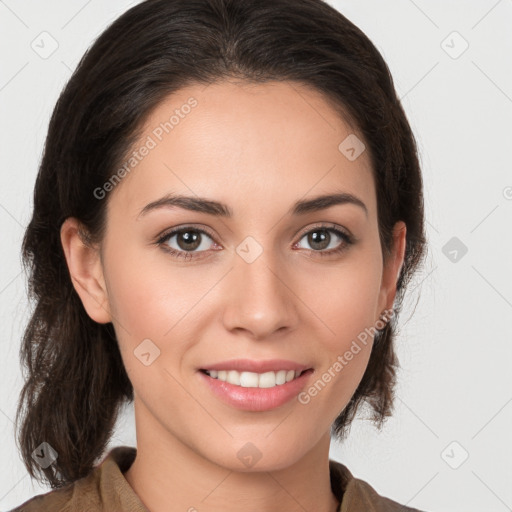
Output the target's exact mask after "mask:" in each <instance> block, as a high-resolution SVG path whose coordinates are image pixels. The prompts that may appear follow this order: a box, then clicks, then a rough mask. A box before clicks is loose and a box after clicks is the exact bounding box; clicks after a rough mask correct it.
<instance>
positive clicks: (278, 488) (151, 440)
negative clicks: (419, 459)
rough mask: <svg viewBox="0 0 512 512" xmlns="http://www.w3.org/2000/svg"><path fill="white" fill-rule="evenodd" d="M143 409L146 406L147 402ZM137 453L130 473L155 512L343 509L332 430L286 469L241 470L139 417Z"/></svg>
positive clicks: (128, 477)
mask: <svg viewBox="0 0 512 512" xmlns="http://www.w3.org/2000/svg"><path fill="white" fill-rule="evenodd" d="M142 407H143V406H142ZM140 408H141V406H140V405H137V404H136V407H135V414H136V425H137V456H136V458H135V460H134V462H133V464H132V466H131V467H130V468H129V469H128V470H127V471H126V472H125V473H124V476H125V478H126V480H127V481H128V483H129V484H130V486H131V487H132V488H133V490H134V491H135V493H136V494H137V495H138V496H139V498H140V500H141V501H142V502H143V503H144V505H145V506H146V508H147V509H148V510H149V511H150V512H164V511H165V512H174V511H176V512H177V511H180V512H183V511H187V512H197V511H200V510H205V509H208V511H209V512H235V511H237V512H238V511H240V510H244V511H245V512H282V511H283V510H286V511H287V512H295V511H297V512H304V510H315V511H318V512H337V510H338V509H339V501H338V500H337V498H336V497H335V496H334V494H333V493H332V490H331V485H330V474H329V444H330V435H329V432H327V433H325V434H324V435H323V436H322V437H321V438H320V440H319V442H318V443H317V444H316V445H315V446H314V447H313V449H312V450H310V451H309V452H307V453H306V454H305V455H304V456H303V457H302V458H300V459H298V460H296V461H294V462H293V463H291V464H290V465H288V466H286V467H281V468H279V469H272V468H269V469H265V470H259V471H258V470H256V469H255V468H253V469H251V470H249V471H248V470H245V471H238V470H233V469H232V468H228V467H224V466H222V465H220V464H218V463H215V462H213V461H211V460H209V459H207V458H205V457H204V456H202V455H201V453H200V452H199V450H197V449H194V447H193V446H191V445H187V444H185V443H184V442H181V441H180V440H179V439H177V438H176V437H174V436H173V435H172V434H171V433H170V432H169V431H168V430H165V429H163V427H162V425H161V424H160V423H158V422H157V421H156V420H155V419H154V417H152V416H151V415H144V417H143V418H142V417H141V415H138V409H140Z"/></svg>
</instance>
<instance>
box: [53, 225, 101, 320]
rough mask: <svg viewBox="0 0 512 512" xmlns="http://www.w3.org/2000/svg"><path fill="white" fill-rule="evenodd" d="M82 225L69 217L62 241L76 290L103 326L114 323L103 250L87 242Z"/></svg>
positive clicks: (85, 305) (91, 313) (89, 310)
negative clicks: (105, 278) (106, 282)
mask: <svg viewBox="0 0 512 512" xmlns="http://www.w3.org/2000/svg"><path fill="white" fill-rule="evenodd" d="M85 234H86V231H85V230H84V228H83V226H82V225H81V223H80V222H79V221H78V220H77V219H75V218H73V217H68V218H67V219H66V220H65V221H64V223H63V224H62V226H61V229H60V239H61V243H62V248H63V250H64V254H65V256H66V261H67V265H68V270H69V274H70V276H71V281H72V283H73V286H74V288H75V290H76V292H77V293H78V295H79V296H80V299H81V300H82V304H83V305H84V308H85V310H86V311H87V314H88V315H89V316H90V317H91V318H92V319H93V320H94V321H96V322H98V323H100V324H104V323H108V322H110V321H111V315H110V306H109V302H108V294H107V288H106V285H105V280H104V277H103V266H102V262H101V258H100V251H99V248H97V247H95V246H93V245H92V244H91V243H90V242H89V241H88V240H86V236H85Z"/></svg>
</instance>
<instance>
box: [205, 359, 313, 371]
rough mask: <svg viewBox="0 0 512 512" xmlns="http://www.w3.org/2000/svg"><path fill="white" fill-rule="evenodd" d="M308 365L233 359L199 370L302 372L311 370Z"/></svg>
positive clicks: (272, 360) (273, 360)
mask: <svg viewBox="0 0 512 512" xmlns="http://www.w3.org/2000/svg"><path fill="white" fill-rule="evenodd" d="M310 368H311V366H310V365H308V364H302V363H298V362H295V361H290V360H288V359H268V360H261V361H258V360H254V359H231V360H229V361H221V362H219V363H214V364H209V365H207V366H203V367H201V368H199V370H202V371H205V370H208V371H209V370H216V371H220V370H225V371H228V370H236V371H238V372H253V373H265V372H278V371H279V370H286V371H289V370H294V371H296V372H297V371H298V372H302V371H304V370H308V369H310Z"/></svg>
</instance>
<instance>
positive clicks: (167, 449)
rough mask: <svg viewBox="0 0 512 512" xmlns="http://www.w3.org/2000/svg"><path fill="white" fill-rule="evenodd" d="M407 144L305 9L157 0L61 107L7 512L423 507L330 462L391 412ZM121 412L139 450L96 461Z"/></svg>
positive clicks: (38, 229)
mask: <svg viewBox="0 0 512 512" xmlns="http://www.w3.org/2000/svg"><path fill="white" fill-rule="evenodd" d="M423 223H424V213H423V193H422V179H421V172H420V168H419V163H418V158H417V151H416V145H415V140H414V136H413V134H412V132H411V129H410V126H409V124H408V122H407V119H406V116H405V114H404V112H403V109H402V107H401V105H400V103H399V101H398V99H397V96H396V92H395V90H394V86H393V82H392V78H391V76H390V74H389V70H388V68H387V66H386V64H385V62H384V61H383V59H382V57H381V55H380V54H379V52H378V51H377V50H376V48H375V47H374V46H373V44H372V43H371V42H370V41H369V40H368V38H367V37H366V36H365V35H364V34H363V33H362V32H361V31H360V30H359V29H358V28H357V27H355V26H354V25H353V24H352V23H351V22H349V21H348V20H347V19H346V18H345V17H344V16H342V15H341V14H340V13H338V12H337V11H336V10H334V9H333V8H331V7H330V6H329V5H327V4H326V3H324V2H322V1H320V0H300V1H297V0H259V1H258V2H253V1H249V0H147V1H145V2H142V3H140V4H138V5H137V6H135V7H133V8H132V9H130V10H129V11H128V12H126V13H125V14H124V15H122V16H121V17H120V18H119V19H118V20H116V21H115V22H114V23H113V24H112V25H111V26H110V27H109V28H108V29H107V30H106V31H105V32H104V33H103V34H102V35H101V36H100V37H99V38H98V40H97V41H96V42H95V43H94V44H93V46H92V47H91V48H90V49H89V51H88V52H87V53H86V54H85V56H84V58H83V59H82V61H81V62H80V64H79V66H78V68H77V70H76V71H75V73H74V74H73V76H72V77H71V79H70V80H69V83H68V84H67V86H66V88H65V89H64V91H63V93H62V94H61V97H60V98H59V101H58V103H57V105H56V107H55V110H54V113H53V116H52V119H51V122H50V126H49V132H48V137H47V141H46V147H45V152H44V156H43V160H42V163H41V167H40V170H39V174H38V177H37V181H36V185H35V194H34V212H33V217H32V220H31V222H30V224H29V226H28V228H27V231H26V234H25V239H24V245H23V256H24V261H25V263H26V264H27V266H28V268H29V272H30V286H31V293H32V295H33V297H34V298H35V300H36V308H35V311H34V313H33V316H32V318H31V320H30V323H29V325H28V326H27V329H26V332H25V336H24V341H23V346H22V355H23V363H24V365H25V366H26V368H27V373H28V375H27V381H26V384H25V386H24V388H23V390H22V394H21V397H20V404H19V408H18V415H17V423H18V425H19V435H18V443H19V448H20V451H21V453H22V455H23V458H24V461H25V464H26V466H27V469H28V471H29V473H30V474H31V475H32V476H33V477H36V478H40V479H41V480H42V481H43V480H44V481H47V482H48V483H49V484H50V485H51V487H52V488H53V490H52V491H50V492H49V493H46V494H44V495H39V496H38V497H35V498H33V499H31V500H29V501H27V502H26V503H24V504H23V505H21V506H20V507H19V508H18V509H17V510H24V511H32V510H45V511H50V510H80V511H82V510H87V511H92V510H131V511H151V512H158V511H160V510H166V511H169V510H189V511H193V510H198V511H201V510H208V511H217V510H219V511H220V510H222V511H230V510H265V511H274V510H287V511H295V510H297V511H298V510H308V511H313V510H315V511H322V512H323V511H325V512H328V511H329V512H331V511H337V510H339V511H342V512H348V511H350V512H355V511H359V510H370V509H371V508H372V507H373V509H374V510H414V509H410V508H407V507H403V506H401V505H400V504H398V503H396V502H395V501H392V500H390V499H387V498H384V497H382V496H380V495H379V494H377V493H376V491H375V490H374V489H373V488H372V487H371V486H370V484H368V483H366V482H364V481H362V480H359V479H357V478H354V477H353V475H352V474H351V473H350V471H349V469H348V468H347V467H345V466H344V465H342V464H341V463H338V462H335V461H333V460H330V459H329V444H330V439H331V435H332V436H333V437H334V438H335V439H337V440H342V439H344V438H345V437H346V435H347V433H348V431H349V428H350V424H351V422H352V420H353V418H354V417H355V414H356V412H357V411H358V409H359V408H360V406H361V405H363V404H364V403H366V404H368V405H369V406H370V407H371V409H372V411H373V419H374V420H375V422H376V424H377V425H378V426H379V427H381V426H382V424H383V422H384V421H385V419H386V417H388V416H389V415H390V414H391V411H392V405H393V389H394V385H395V373H396V368H397V365H398V363H397V361H396V357H395V353H394V348H393V342H394V338H395V329H396V321H397V314H398V312H399V311H400V304H401V300H402V297H403V295H404V292H405V289H406V285H407V283H408V282H409V280H410V278H411V277H412V275H413V273H414V272H415V271H416V269H417V268H418V266H419V265H420V264H421V261H422V257H423V255H424V250H425V236H424V224H423ZM126 401H129V402H131V401H133V404H134V408H135V418H136V432H137V449H135V448H131V447H126V446H118V447H116V448H114V449H112V450H111V451H110V452H109V453H108V454H105V449H106V446H107V443H108V441H109V439H110V437H111V435H112V431H113V429H114V426H115V422H116V418H117V414H118V411H119V408H120V406H121V405H123V403H125V402H126Z"/></svg>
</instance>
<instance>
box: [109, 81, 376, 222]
mask: <svg viewBox="0 0 512 512" xmlns="http://www.w3.org/2000/svg"><path fill="white" fill-rule="evenodd" d="M354 137H357V139H354ZM357 140H360V141H361V142H362V136H361V135H360V134H359V133H357V132H356V130H354V128H353V127H351V126H350V125H349V124H347V123H346V121H345V120H344V119H343V118H342V117H341V116H340V114H339V113H338V112H337V111H336V110H335V109H334V108H333V107H332V106H331V105H330V103H329V102H328V101H326V100H325V98H324V97H323V96H322V95H321V94H320V93H319V92H317V91H315V90H312V89H311V88H308V87H305V86H302V85H300V84H296V83H291V82H267V83H263V84H252V83H251V84H249V83H246V82H238V83H234V82H230V81H224V82H219V83H214V84H210V85H201V84H194V85H190V86H187V87H185V88H183V89H181V90H179V91H177V92H176V93H173V94H171V95H169V96H168V97H166V98H165V100H164V101H162V102H161V103H160V104H159V105H158V106H157V107H156V108H155V109H154V110H153V111H152V112H151V114H150V115H149V116H148V118H147V120H146V122H145V125H144V128H143V130H142V132H141V136H140V137H139V140H138V141H137V142H136V144H135V145H134V146H133V148H132V151H133V152H135V153H137V156H134V154H135V153H132V152H130V155H131V158H130V155H127V159H126V161H125V162H124V163H125V164H128V165H125V169H129V172H125V173H124V176H125V177H123V179H122V180H121V183H120V184H119V185H117V187H116V188H115V189H114V194H113V196H114V197H111V200H114V201H117V202H121V203H122V207H123V208H124V209H125V213H126V214H127V215H130V216H135V215H136V214H137V213H138V212H139V211H140V209H141V208H143V207H144V205H145V204H147V203H148V202H150V201H154V200H155V199H157V198H158V197H160V196H162V195H164V194H166V193H169V192H172V193H180V194H187V195H197V196H201V197H215V199H217V200H219V201H222V202H225V203H227V204H229V205H232V208H233V210H234V212H235V215H236V214H237V209H239V208H241V207H242V206H244V207H247V206H248V204H247V199H249V198H253V199H254V201H255V202H258V201H260V203H259V204H255V205H253V207H256V208H257V209H258V208H259V210H260V211H261V208H262V206H263V204H262V203H261V202H262V201H264V203H265V207H268V206H269V205H271V204H272V205H276V206H279V205H281V204H286V205H287V206H289V204H291V203H292V202H295V201H296V200H297V199H299V198H302V197H304V196H313V195H318V194H321V193H326V192H329V191H332V190H333V189H336V190H343V191H346V192H348V193H352V194H354V195H357V196H358V197H364V202H365V203H366V204H367V207H368V210H369V212H370V213H371V210H372V209H374V208H375V194H374V184H373V177H372V172H371V165H370V158H369V155H368V151H366V150H364V151H362V153H361V154H360V156H358V157H357V158H356V159H349V158H347V153H346V151H345V150H346V146H347V144H348V145H352V146H353V145H354V144H353V143H354V142H356V144H357ZM344 141H347V142H344ZM340 144H341V147H340ZM361 148H362V145H360V146H359V147H356V150H358V151H360V150H361ZM352 154H353V153H352ZM349 155H350V153H349ZM253 213H254V211H253Z"/></svg>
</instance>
